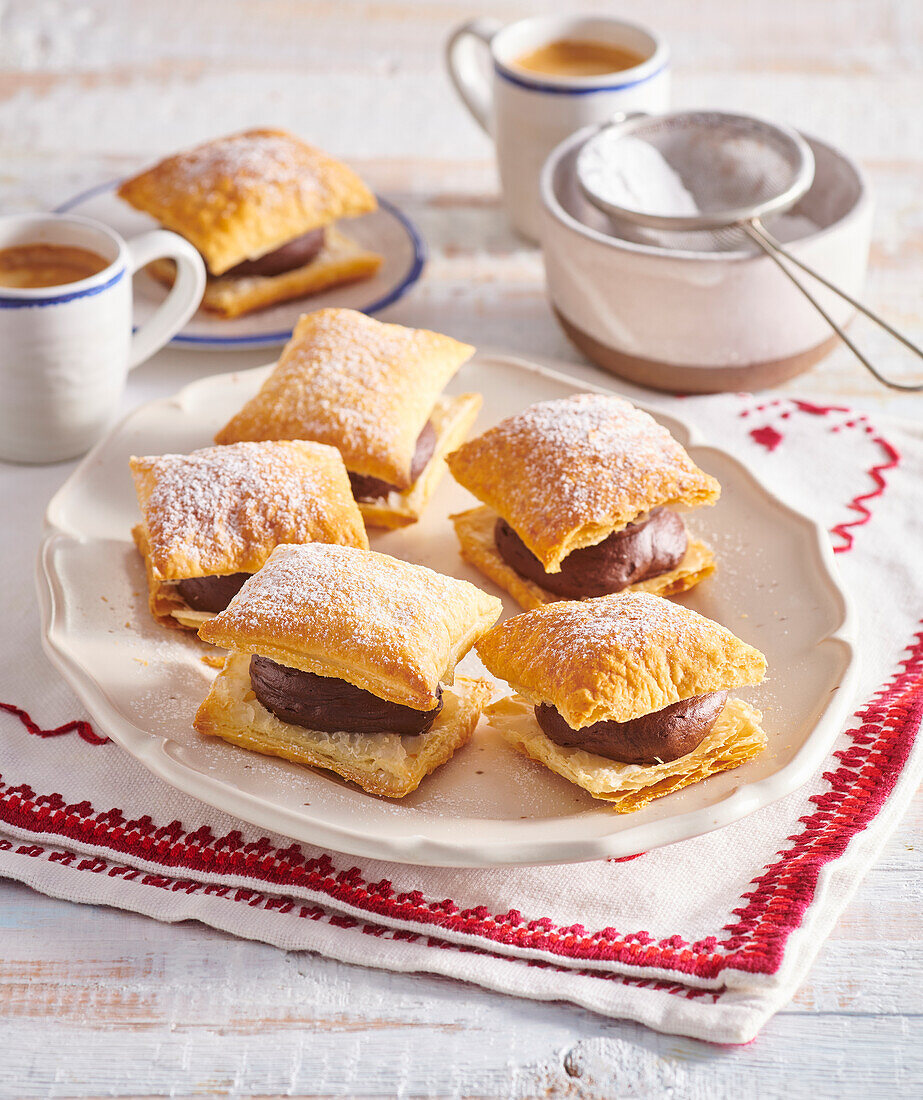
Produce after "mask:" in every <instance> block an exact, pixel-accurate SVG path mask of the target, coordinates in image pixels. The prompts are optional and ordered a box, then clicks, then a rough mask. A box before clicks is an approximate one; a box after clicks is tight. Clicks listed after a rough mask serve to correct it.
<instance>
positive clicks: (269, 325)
mask: <svg viewBox="0 0 923 1100" xmlns="http://www.w3.org/2000/svg"><path fill="white" fill-rule="evenodd" d="M118 185H119V181H118V180H110V181H108V182H107V183H101V184H99V185H98V186H96V187H92V188H90V189H89V190H88V191H82V192H81V193H80V194H79V195H75V196H73V198H70V199H68V200H67V202H65V203H62V204H61V205H60V206H59V207H58V208H57V210H56V211H55V213H58V214H65V213H67V214H81V215H82V216H83V217H85V218H95V219H96V220H97V221H100V222H102V223H103V224H104V225H108V226H110V227H111V228H112V229H115V230H116V231H117V232H118V233H121V234H122V236H123V237H126V238H130V237H133V236H135V235H136V234H137V233H144V232H147V231H148V230H149V229H155V228H157V223H156V222H155V221H154V219H153V218H151V217H149V216H148V215H147V214H142V213H141V212H140V211H138V210H135V209H134V208H133V207H131V206H129V205H128V203H126V202H123V201H122V200H121V199H120V198H119V197H118V195H116V193H115V189H116V188H117V187H118ZM344 232H345V233H348V234H349V236H350V237H352V238H353V240H355V241H357V242H358V243H359V244H361V245H362V246H363V247H365V248H369V249H371V250H372V251H373V252H378V253H379V254H380V255H382V256H383V257H384V263H383V264H382V265H381V268H380V269H379V270H378V271H377V272H376V274H375V275H373V276H372V278H371V279H362V280H360V281H359V282H355V283H346V284H344V285H343V286H336V287H331V289H330V290H327V291H324V292H323V293H322V294H312V295H311V296H310V297H308V298H299V299H297V300H295V301H291V302H282V303H281V304H280V305H277V306H273V307H272V308H271V309H263V310H258V311H257V312H255V313H248V314H245V315H244V316H243V317H235V318H233V319H231V320H224V319H222V318H220V317H216V316H215V314H213V313H207V312H206V311H205V310H202V309H200V310H198V312H197V313H195V314H194V315H193V317H192V319H191V320H190V321H189V323H188V324H187V325H186V327H185V328H184V329H183V330H182V331H181V332H178V333H177V334H176V336H174V337H173V339H172V341H171V343H172V344H173V345H176V346H178V347H183V348H201V349H202V350H211V351H214V350H222V351H233V350H248V349H253V348H274V347H279V346H280V345H281V344H284V343H285V342H286V341H287V340H288V338H289V337H290V336H291V334H292V329H293V328H294V327H295V324H296V322H297V321H298V318H299V317H300V316H301V315H302V313H305V312H307V311H309V310H315V309H324V308H326V307H329V306H339V307H343V308H346V309H357V310H360V311H361V312H362V313H377V312H379V311H380V310H382V309H384V308H385V307H386V306H389V305H391V304H392V303H394V302H396V301H397V300H398V299H399V298H402V297H403V296H404V295H405V294H406V293H407V291H408V290H410V288H411V287H412V286H413V285H414V284H415V283H416V282H417V280H418V279H419V278H420V275H421V273H422V271H423V267H424V264H425V263H426V246H425V244H424V242H423V238H422V237H421V236H420V232H419V230H418V229H417V227H416V226H415V225H414V224H413V222H412V221H411V220H410V219H409V218H408V217H407V215H406V214H404V213H403V212H402V211H401V210H399V209H398V208H397V207H396V206H395V205H394V204H393V203H392V202H389V201H388V200H387V199H384V198H382V197H381V196H380V195H379V196H378V209H377V210H375V211H373V212H372V213H371V214H365V215H364V216H363V217H361V218H350V219H349V220H348V221H346V222H344ZM166 294H167V291H166V288H165V287H163V286H162V285H161V284H160V283H158V282H157V281H156V280H154V279H152V278H151V276H150V275H148V274H146V273H145V272H143V271H141V272H139V273H138V274H137V275H136V276H135V317H134V323H135V325H140V324H142V323H143V322H144V320H145V319H146V318H147V317H148V316H149V314H151V313H153V311H154V310H155V309H156V308H157V306H159V305H160V303H161V302H162V301H163V300H164V298H165V297H166Z"/></svg>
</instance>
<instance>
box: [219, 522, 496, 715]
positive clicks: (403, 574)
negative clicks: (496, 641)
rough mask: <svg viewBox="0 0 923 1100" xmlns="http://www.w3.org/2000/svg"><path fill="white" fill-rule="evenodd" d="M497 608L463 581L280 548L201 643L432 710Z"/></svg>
mask: <svg viewBox="0 0 923 1100" xmlns="http://www.w3.org/2000/svg"><path fill="white" fill-rule="evenodd" d="M501 610H502V605H501V603H500V601H499V600H498V599H496V598H495V597H494V596H488V595H487V593H486V592H482V591H481V590H480V589H479V588H476V587H475V586H474V585H473V584H469V583H468V582H467V581H460V580H456V579H455V578H454V577H445V576H443V575H442V574H440V573H436V572H434V571H433V570H432V569H427V568H425V567H424V566H422V565H412V564H410V563H409V562H405V561H399V560H398V559H397V558H392V557H389V556H388V555H387V554H378V553H375V552H374V551H371V550H357V549H353V548H350V547H346V546H324V545H321V544H320V543H312V544H309V545H306V546H280V547H279V548H278V549H277V550H275V551H274V552H273V553H272V555H271V556H270V558H269V560H268V561H267V563H266V565H265V566H264V567H263V568H262V569H261V570H260V572H259V573H257V574H256V576H254V577H252V578H251V579H250V580H249V581H247V583H246V584H245V585H244V587H243V588H242V589H241V590H240V592H239V593H238V594H237V595H236V596H235V597H234V599H233V600H231V602H230V604H229V605H228V607H227V609H226V610H225V611H222V612H220V613H219V614H218V615H216V616H215V618H214V619H211V620H209V621H208V622H207V623H204V624H203V625H202V627H201V629H200V630H199V636H200V637H201V638H203V639H204V640H205V641H206V642H211V643H212V644H214V645H219V646H223V647H224V648H225V649H232V650H237V651H239V652H242V653H260V654H262V655H263V656H265V657H269V658H270V659H271V660H274V661H278V662H279V663H281V664H284V665H288V666H289V667H291V668H298V669H302V670H303V671H304V672H313V673H315V674H317V675H319V676H336V677H338V678H339V679H341V680H346V681H348V682H349V683H351V684H354V685H355V686H356V687H359V688H362V689H364V690H365V691H370V692H372V694H373V695H377V696H378V697H379V698H380V699H387V700H388V701H390V702H392V703H402V704H404V705H405V706H409V707H415V708H416V709H417V710H429V709H431V708H432V707H434V706H435V705H436V702H437V700H438V695H437V688H438V685H439V682H440V681H443V682H445V683H449V684H450V683H452V680H453V678H454V671H455V665H456V664H457V663H458V661H460V660H461V658H462V657H463V656H464V655H465V654H466V653H467V652H468V650H469V649H470V648H471V646H472V645H473V644H474V643H475V642H476V641H477V640H478V638H480V637H481V635H482V634H483V633H484V631H485V630H488V629H489V628H490V626H491V625H492V624H493V623H494V622H496V620H497V618H498V616H499V615H500V612H501Z"/></svg>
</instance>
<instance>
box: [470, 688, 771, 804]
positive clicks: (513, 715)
mask: <svg viewBox="0 0 923 1100" xmlns="http://www.w3.org/2000/svg"><path fill="white" fill-rule="evenodd" d="M484 713H485V716H486V718H487V720H488V722H489V724H490V725H491V726H492V727H493V728H494V729H496V730H498V731H499V733H500V734H501V735H502V736H503V737H504V738H505V739H506V740H507V741H508V742H509V743H510V744H511V745H512V746H513V748H515V749H516V750H518V751H519V752H521V753H522V754H523V755H524V756H528V757H530V758H531V759H532V760H537V761H538V762H539V763H540V764H544V765H545V767H546V768H550V769H551V771H553V772H556V773H557V774H558V775H560V776H563V777H564V778H565V779H567V780H569V781H570V782H571V783H576V784H577V786H578V787H583V789H584V790H585V791H589V793H590V794H591V795H592V796H593V797H594V798H600V799H604V800H605V801H606V802H608V803H609V804H610V805H611V806H612V808H613V809H614V810H615V811H616V812H617V813H622V814H624V813H633V812H634V811H635V810H640V809H642V807H644V806H646V805H647V804H648V803H649V802H652V801H653V800H654V799H655V798H663V797H664V795H668V794H672V793H673V792H674V791H678V790H681V789H682V788H683V787H688V786H690V785H691V784H693V783H699V782H701V781H702V780H703V779H707V778H708V777H709V776H710V775H715V774H716V773H717V772H723V771H728V770H729V769H731V768H738V767H740V765H741V764H745V763H746V762H747V761H748V760H752V759H753V757H755V756H757V755H758V754H759V753H761V752H762V751H763V749H765V747H766V734H765V733H764V732H763V730H762V728H761V727H760V722H761V721H762V715H761V714H760V712H759V711H758V710H756V708H754V707H751V706H750V704H749V703H745V702H744V701H743V699H738V698H735V697H731V698H729V699H728V701H727V703H726V704H725V707H724V710H722V712H721V714H720V715H719V716H718V720H717V721H716V722H715V724H714V726H713V727H712V729H711V731H710V732H709V733H708V735H707V736H706V737H705V738H704V740H703V741H702V742H701V743H700V744H699V745H698V746H697V747H696V748H695V749H693V751H692V752H690V753H687V754H686V755H685V756H681V757H680V758H679V759H678V760H671V761H668V762H667V763H665V764H651V765H640V764H620V763H618V762H617V761H615V760H609V759H607V758H606V757H604V756H597V755H596V753H591V752H585V751H584V750H583V749H575V748H568V747H566V746H564V745H558V744H556V743H555V742H554V741H552V740H551V739H550V738H549V737H547V736H546V735H545V733H544V732H543V731H542V729H541V727H540V726H539V724H538V722H537V721H536V720H535V714H534V710H533V706H532V704H531V703H530V702H529V701H528V700H527V699H523V697H522V696H521V695H510V696H507V697H506V698H505V699H501V700H499V701H498V702H496V703H494V704H492V705H491V706H489V707H488V708H487V709H486V710H485V712H484Z"/></svg>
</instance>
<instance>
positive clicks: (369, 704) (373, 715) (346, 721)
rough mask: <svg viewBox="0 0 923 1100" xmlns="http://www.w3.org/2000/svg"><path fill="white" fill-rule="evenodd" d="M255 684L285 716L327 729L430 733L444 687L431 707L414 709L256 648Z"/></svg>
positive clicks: (263, 698)
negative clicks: (272, 658)
mask: <svg viewBox="0 0 923 1100" xmlns="http://www.w3.org/2000/svg"><path fill="white" fill-rule="evenodd" d="M250 686H251V687H252V688H253V693H254V695H256V697H257V699H259V701H260V702H261V703H262V704H263V706H264V707H265V708H266V709H267V710H268V711H271V712H272V713H273V714H274V715H275V716H276V717H277V718H281V719H282V721H283V722H290V723H291V724H292V725H294V726H304V727H305V728H306V729H311V730H320V731H322V732H324V733H337V732H339V731H344V732H347V733H401V734H404V733H410V734H413V733H426V731H427V730H428V729H429V728H430V726H431V725H432V724H433V722H435V721H436V717H437V715H438V714H439V712H440V711H441V710H442V688H440V689H439V702H438V703H437V705H436V706H435V707H433V709H432V710H414V709H413V707H405V706H402V705H401V704H400V703H389V702H388V701H387V700H386V699H379V698H378V696H377V695H373V694H372V693H371V692H370V691H363V690H362V688H357V687H355V686H354V685H353V684H348V683H347V682H346V681H345V680H338V679H337V678H336V677H335V676H315V674H314V673H313V672H302V671H301V669H297V668H289V667H288V666H287V665H280V664H277V663H276V662H275V661H270V659H269V658H268V657H261V656H259V655H258V654H256V653H255V654H254V655H253V656H252V657H251V658H250Z"/></svg>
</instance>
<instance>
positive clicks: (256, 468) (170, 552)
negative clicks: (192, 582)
mask: <svg viewBox="0 0 923 1100" xmlns="http://www.w3.org/2000/svg"><path fill="white" fill-rule="evenodd" d="M131 472H132V477H133V478H134V482H135V490H136V492H137V494H138V504H139V506H140V508H141V516H142V521H143V526H144V533H145V540H144V541H145V547H146V551H147V556H148V561H149V567H150V569H151V574H152V578H153V579H154V580H155V581H169V580H186V579H189V578H192V577H207V576H212V575H215V574H229V573H255V572H256V571H257V570H258V569H259V568H261V566H262V565H263V563H264V562H265V561H266V559H267V558H268V557H269V555H270V553H271V552H272V551H273V550H274V549H275V547H276V546H278V545H279V544H280V543H300V542H313V541H320V542H336V543H345V544H347V545H350V546H361V547H367V546H368V538H367V536H366V533H365V527H364V525H363V523H362V517H361V515H360V514H359V509H358V508H357V506H356V502H355V500H354V499H353V495H352V491H351V489H350V485H349V478H348V476H347V473H346V467H345V466H344V465H343V460H342V459H341V458H340V455H339V453H338V452H337V451H336V449H335V448H333V447H326V446H324V445H323V444H320V443H306V442H302V441H294V442H278V443H238V444H236V445H235V446H232V447H207V448H205V449H204V450H200V451H193V452H192V454H186V455H182V454H166V455H153V456H147V457H144V458H137V457H133V458H132V459H131Z"/></svg>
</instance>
